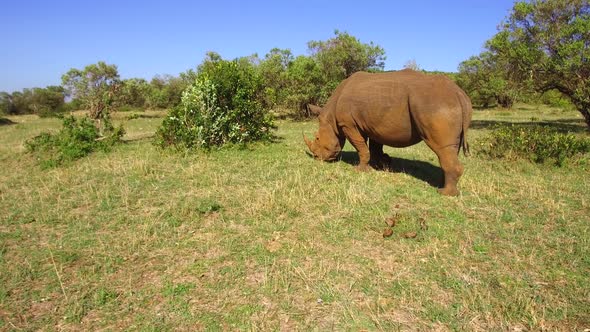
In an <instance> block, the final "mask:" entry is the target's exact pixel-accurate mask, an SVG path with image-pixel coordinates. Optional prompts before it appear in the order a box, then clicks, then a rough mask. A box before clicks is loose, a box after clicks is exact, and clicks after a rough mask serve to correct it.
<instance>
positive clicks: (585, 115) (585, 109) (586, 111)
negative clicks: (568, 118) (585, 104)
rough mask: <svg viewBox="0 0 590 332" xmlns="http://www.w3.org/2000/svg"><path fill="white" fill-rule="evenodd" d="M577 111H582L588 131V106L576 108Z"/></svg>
mask: <svg viewBox="0 0 590 332" xmlns="http://www.w3.org/2000/svg"><path fill="white" fill-rule="evenodd" d="M578 111H579V112H580V113H582V116H583V117H584V121H586V126H587V128H586V129H588V131H590V110H589V109H588V108H578Z"/></svg>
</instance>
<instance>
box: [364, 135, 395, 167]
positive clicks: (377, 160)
mask: <svg viewBox="0 0 590 332" xmlns="http://www.w3.org/2000/svg"><path fill="white" fill-rule="evenodd" d="M369 153H370V154H371V159H370V161H369V164H370V165H371V166H372V167H375V168H376V169H387V168H389V163H390V162H391V158H390V157H389V155H387V154H386V153H383V144H381V143H379V142H377V141H375V140H373V139H370V138H369Z"/></svg>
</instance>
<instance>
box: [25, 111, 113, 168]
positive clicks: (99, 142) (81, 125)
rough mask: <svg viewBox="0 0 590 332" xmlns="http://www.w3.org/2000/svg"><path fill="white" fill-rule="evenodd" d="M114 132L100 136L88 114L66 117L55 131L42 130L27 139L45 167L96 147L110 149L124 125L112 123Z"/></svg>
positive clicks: (31, 149) (90, 151)
mask: <svg viewBox="0 0 590 332" xmlns="http://www.w3.org/2000/svg"><path fill="white" fill-rule="evenodd" d="M109 128H110V129H111V130H110V134H109V135H108V136H104V137H100V135H99V132H98V129H97V128H96V126H95V125H94V123H93V122H92V120H90V119H88V118H82V119H80V120H76V118H74V117H73V116H68V117H65V118H64V119H63V128H62V129H61V130H60V131H59V132H57V133H55V134H51V133H47V132H44V133H41V134H40V135H38V136H36V137H33V138H32V139H30V140H27V141H26V142H25V146H26V148H27V151H29V152H30V153H33V154H35V155H36V156H37V158H38V159H39V161H40V163H41V166H42V167H43V168H50V167H56V166H59V165H62V164H64V163H66V162H71V161H74V160H76V159H80V158H82V157H85V156H87V155H89V154H90V153H92V152H93V151H97V150H100V151H108V150H109V149H110V148H111V147H112V146H113V145H114V144H116V143H118V142H120V140H121V137H122V136H123V135H124V134H125V131H124V130H123V128H122V127H118V128H116V129H115V128H113V127H112V125H111V126H109Z"/></svg>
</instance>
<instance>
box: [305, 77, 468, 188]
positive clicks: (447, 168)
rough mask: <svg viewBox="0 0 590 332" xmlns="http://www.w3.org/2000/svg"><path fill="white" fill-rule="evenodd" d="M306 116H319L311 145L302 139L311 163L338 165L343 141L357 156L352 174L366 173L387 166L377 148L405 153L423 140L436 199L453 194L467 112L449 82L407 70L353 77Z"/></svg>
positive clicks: (465, 148)
mask: <svg viewBox="0 0 590 332" xmlns="http://www.w3.org/2000/svg"><path fill="white" fill-rule="evenodd" d="M310 110H311V111H312V112H314V113H316V114H318V115H319V121H320V127H319V131H318V132H317V133H316V135H315V140H313V141H311V140H309V139H307V138H306V137H305V136H304V139H305V143H306V144H307V146H308V147H309V150H310V151H311V152H312V153H313V155H314V157H316V158H317V159H320V160H324V161H333V160H336V159H338V157H339V155H340V152H341V151H342V147H343V146H344V143H345V139H348V141H349V142H350V143H351V144H352V145H353V146H354V148H355V149H356V150H357V151H358V154H359V159H360V164H359V165H358V166H357V167H358V169H359V170H367V169H369V168H370V167H371V166H369V165H379V164H381V163H382V162H384V161H385V160H388V156H387V155H385V154H384V153H383V145H388V146H392V147H407V146H410V145H414V144H416V143H418V142H420V141H422V140H424V142H426V144H427V145H428V146H429V147H430V148H431V149H432V151H434V153H436V155H437V156H438V160H439V162H440V166H441V168H442V170H443V172H444V187H443V188H441V189H439V191H440V193H441V194H443V195H458V194H459V191H458V190H457V181H458V180H459V177H460V176H461V175H462V174H463V166H462V165H461V163H460V162H459V158H458V154H459V150H460V149H461V148H463V153H467V152H468V151H469V148H468V145H467V142H466V139H465V138H466V134H467V128H468V127H469V124H470V122H471V114H472V112H473V110H472V108H471V101H470V100H469V97H467V95H466V94H465V92H463V90H461V88H459V87H458V86H457V85H456V84H455V83H454V82H453V81H451V80H450V79H448V78H446V77H444V76H439V75H426V74H422V73H419V72H416V71H413V70H407V69H406V70H402V71H397V72H386V73H366V72H358V73H355V74H353V75H352V76H350V77H349V78H347V79H346V80H344V81H343V82H342V83H340V85H338V87H337V88H336V90H335V91H334V93H333V94H332V96H331V97H330V98H329V99H328V102H327V103H326V105H325V106H324V107H323V108H319V107H317V106H311V105H310ZM367 139H368V140H369V146H367Z"/></svg>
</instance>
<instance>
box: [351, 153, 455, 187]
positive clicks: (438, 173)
mask: <svg viewBox="0 0 590 332" xmlns="http://www.w3.org/2000/svg"><path fill="white" fill-rule="evenodd" d="M390 158H391V160H390V162H389V165H386V167H385V168H384V169H383V170H378V172H391V173H404V174H408V175H410V176H412V177H414V178H416V179H418V180H421V181H424V182H426V183H428V184H429V185H431V186H432V187H435V188H440V187H442V186H443V180H444V176H443V171H442V169H441V168H440V167H437V166H434V165H433V164H431V163H429V162H425V161H421V160H410V159H404V158H397V157H390ZM340 160H341V161H343V162H345V163H347V164H350V165H358V163H359V157H358V153H356V152H354V151H344V152H342V155H341V157H340Z"/></svg>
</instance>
